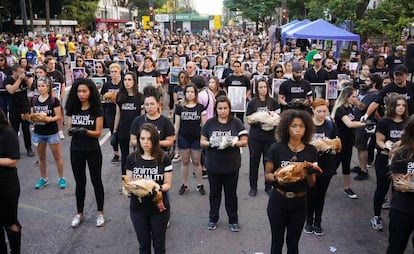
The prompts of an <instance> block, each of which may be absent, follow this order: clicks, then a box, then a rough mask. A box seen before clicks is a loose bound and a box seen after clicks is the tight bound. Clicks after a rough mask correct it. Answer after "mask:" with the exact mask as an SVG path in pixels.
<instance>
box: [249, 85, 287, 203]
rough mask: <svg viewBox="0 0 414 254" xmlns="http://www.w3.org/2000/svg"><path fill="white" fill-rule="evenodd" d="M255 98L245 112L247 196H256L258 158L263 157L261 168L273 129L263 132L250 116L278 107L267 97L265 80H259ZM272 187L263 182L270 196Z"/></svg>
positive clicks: (272, 137)
mask: <svg viewBox="0 0 414 254" xmlns="http://www.w3.org/2000/svg"><path fill="white" fill-rule="evenodd" d="M255 89H256V92H255V94H256V97H255V98H254V99H253V100H251V101H250V102H249V104H248V105H247V110H246V117H247V123H248V124H250V131H249V152H250V163H249V183H250V191H249V196H251V197H254V196H256V195H257V179H258V174H259V164H260V158H261V157H262V156H263V168H264V166H265V157H266V155H267V150H268V149H269V147H270V146H271V145H272V144H273V143H274V141H275V140H274V139H275V138H274V137H275V129H272V130H267V131H265V130H263V129H262V124H261V123H260V122H254V121H252V120H251V118H250V116H251V115H252V114H253V113H256V112H270V111H272V112H274V111H275V110H277V109H279V108H280V106H279V104H278V103H277V101H276V100H275V99H273V98H271V97H270V96H269V91H270V89H269V84H268V83H267V81H266V80H265V79H260V80H259V81H258V82H257V86H256V88H255ZM269 117H270V115H269ZM271 189H272V186H271V185H270V184H268V183H267V182H265V191H266V193H268V194H270V190H271Z"/></svg>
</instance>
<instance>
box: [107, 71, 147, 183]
mask: <svg viewBox="0 0 414 254" xmlns="http://www.w3.org/2000/svg"><path fill="white" fill-rule="evenodd" d="M143 104H144V96H143V95H142V94H141V93H140V92H138V84H137V77H136V76H135V74H134V73H133V72H127V73H126V74H125V76H124V85H123V86H121V87H120V89H119V92H118V95H117V96H116V114H115V122H114V135H116V138H117V139H118V142H119V146H120V148H121V173H122V175H125V174H126V172H125V162H126V158H127V156H128V154H129V128H130V127H131V123H132V121H133V120H134V119H135V118H136V117H137V116H140V115H142V114H144V109H143ZM112 141H113V140H111V143H112Z"/></svg>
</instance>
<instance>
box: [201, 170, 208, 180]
mask: <svg viewBox="0 0 414 254" xmlns="http://www.w3.org/2000/svg"><path fill="white" fill-rule="evenodd" d="M201 175H202V176H203V178H204V179H206V178H208V173H207V170H202V171H201Z"/></svg>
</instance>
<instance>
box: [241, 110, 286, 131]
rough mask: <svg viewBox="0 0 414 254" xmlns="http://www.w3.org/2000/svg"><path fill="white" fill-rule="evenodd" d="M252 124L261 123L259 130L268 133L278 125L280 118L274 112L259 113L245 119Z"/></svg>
mask: <svg viewBox="0 0 414 254" xmlns="http://www.w3.org/2000/svg"><path fill="white" fill-rule="evenodd" d="M247 118H248V119H249V120H250V121H252V122H253V123H261V128H262V130H264V131H270V130H273V129H274V128H275V126H278V125H279V122H280V116H279V114H278V113H276V112H274V111H268V112H265V111H259V112H255V113H253V114H251V115H249V116H248V117H247Z"/></svg>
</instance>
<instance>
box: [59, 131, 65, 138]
mask: <svg viewBox="0 0 414 254" xmlns="http://www.w3.org/2000/svg"><path fill="white" fill-rule="evenodd" d="M59 138H60V140H64V139H65V135H64V134H63V131H59Z"/></svg>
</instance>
